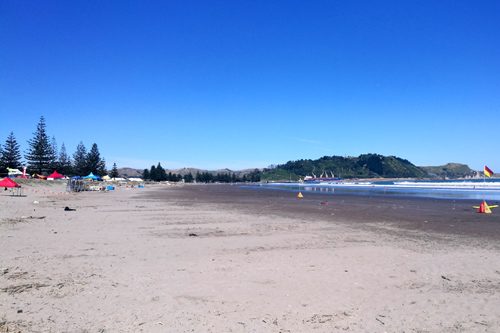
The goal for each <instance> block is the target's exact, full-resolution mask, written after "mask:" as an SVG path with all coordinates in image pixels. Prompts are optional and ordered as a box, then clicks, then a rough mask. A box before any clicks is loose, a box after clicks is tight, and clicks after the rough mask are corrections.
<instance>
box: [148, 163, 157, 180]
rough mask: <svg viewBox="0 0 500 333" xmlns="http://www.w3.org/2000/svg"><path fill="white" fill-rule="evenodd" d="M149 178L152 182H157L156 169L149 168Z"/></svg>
mask: <svg viewBox="0 0 500 333" xmlns="http://www.w3.org/2000/svg"><path fill="white" fill-rule="evenodd" d="M149 177H150V178H151V180H152V181H155V182H156V181H158V179H157V175H156V167H155V166H154V165H152V166H151V171H150V172H149Z"/></svg>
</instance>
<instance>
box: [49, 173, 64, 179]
mask: <svg viewBox="0 0 500 333" xmlns="http://www.w3.org/2000/svg"><path fill="white" fill-rule="evenodd" d="M47 178H64V176H63V175H60V174H58V173H57V171H54V172H53V173H52V174H51V175H50V176H47Z"/></svg>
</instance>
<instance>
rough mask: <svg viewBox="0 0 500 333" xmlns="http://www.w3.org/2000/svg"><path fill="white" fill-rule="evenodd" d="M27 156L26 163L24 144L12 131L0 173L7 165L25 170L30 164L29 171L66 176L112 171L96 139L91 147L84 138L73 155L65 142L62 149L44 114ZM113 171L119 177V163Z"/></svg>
mask: <svg viewBox="0 0 500 333" xmlns="http://www.w3.org/2000/svg"><path fill="white" fill-rule="evenodd" d="M24 159H25V163H24V162H23V159H22V155H21V149H20V145H19V143H17V140H16V138H15V136H14V133H13V132H11V133H10V135H9V136H8V137H7V140H6V141H5V144H4V145H0V173H7V168H10V169H21V170H22V169H23V168H24V166H26V167H27V173H28V174H39V175H48V174H51V173H52V172H54V171H57V172H58V173H60V174H62V175H65V176H73V175H80V176H86V175H88V174H89V173H90V172H92V173H94V174H95V175H99V176H101V177H102V176H105V175H107V174H108V172H107V170H106V161H105V159H104V157H101V155H100V153H99V148H98V147H97V144H96V143H94V144H93V145H92V147H91V148H90V150H89V151H87V149H86V147H85V145H84V144H83V142H80V143H79V144H78V146H77V147H76V151H75V153H74V154H73V156H70V155H69V154H68V153H67V151H66V147H65V145H64V143H63V144H62V145H61V148H60V149H58V146H57V142H56V139H55V137H52V138H50V137H49V135H48V134H47V129H46V124H45V118H44V117H43V116H42V117H40V121H39V122H38V124H37V128H36V131H35V132H34V133H33V137H32V138H31V139H30V140H28V149H27V150H26V151H25V152H24ZM112 173H115V174H116V175H115V177H117V176H118V170H117V168H116V163H115V164H114V165H113V170H112ZM110 176H112V175H111V174H110Z"/></svg>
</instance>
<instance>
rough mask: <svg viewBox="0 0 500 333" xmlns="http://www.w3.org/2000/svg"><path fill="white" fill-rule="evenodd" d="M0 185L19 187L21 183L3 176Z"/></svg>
mask: <svg viewBox="0 0 500 333" xmlns="http://www.w3.org/2000/svg"><path fill="white" fill-rule="evenodd" d="M0 187H21V185H19V184H18V183H16V182H15V181H13V180H12V179H10V178H4V179H2V180H0Z"/></svg>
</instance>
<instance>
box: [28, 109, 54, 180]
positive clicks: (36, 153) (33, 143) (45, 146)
mask: <svg viewBox="0 0 500 333" xmlns="http://www.w3.org/2000/svg"><path fill="white" fill-rule="evenodd" d="M33 135H34V137H33V138H32V139H31V140H29V141H28V145H29V148H28V150H27V151H26V152H25V155H24V158H25V159H26V161H27V162H28V168H29V169H30V170H31V171H34V172H37V173H39V174H42V172H44V171H49V169H50V167H51V163H52V162H53V161H54V151H53V148H52V144H51V142H50V141H49V137H48V136H47V133H46V130H45V118H44V117H43V116H42V117H40V122H39V123H38V125H37V128H36V132H35V133H33Z"/></svg>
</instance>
